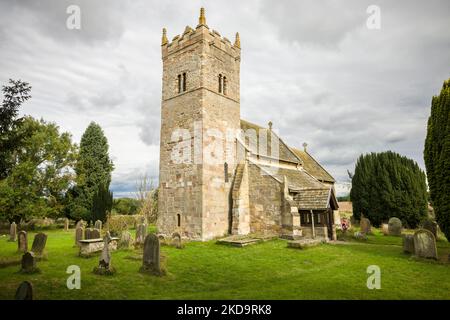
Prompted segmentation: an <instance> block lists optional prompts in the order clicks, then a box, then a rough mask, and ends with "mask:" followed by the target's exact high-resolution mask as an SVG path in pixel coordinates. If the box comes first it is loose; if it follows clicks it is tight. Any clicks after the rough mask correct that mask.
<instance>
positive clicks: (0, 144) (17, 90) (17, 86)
mask: <svg viewBox="0 0 450 320" xmlns="http://www.w3.org/2000/svg"><path fill="white" fill-rule="evenodd" d="M30 92H31V86H30V85H29V84H28V83H27V82H23V81H21V80H17V81H16V80H12V79H9V84H8V85H6V86H3V87H2V93H3V101H2V105H1V106H0V179H3V178H6V177H7V176H8V174H9V173H10V171H11V169H12V167H13V166H14V156H13V155H14V153H15V151H17V150H19V149H20V148H21V142H22V141H23V139H24V137H23V136H22V135H21V134H24V132H23V131H19V130H17V128H18V126H19V125H20V124H21V122H22V120H23V118H18V114H19V108H20V106H21V105H22V104H23V103H24V102H25V101H27V100H28V99H30V98H31V95H30Z"/></svg>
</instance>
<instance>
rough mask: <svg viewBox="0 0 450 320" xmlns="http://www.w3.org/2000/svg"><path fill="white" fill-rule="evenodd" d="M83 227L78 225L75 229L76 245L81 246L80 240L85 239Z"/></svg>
mask: <svg viewBox="0 0 450 320" xmlns="http://www.w3.org/2000/svg"><path fill="white" fill-rule="evenodd" d="M83 233H84V232H83V228H82V227H77V228H76V229H75V245H77V246H79V245H80V242H79V241H80V240H83Z"/></svg>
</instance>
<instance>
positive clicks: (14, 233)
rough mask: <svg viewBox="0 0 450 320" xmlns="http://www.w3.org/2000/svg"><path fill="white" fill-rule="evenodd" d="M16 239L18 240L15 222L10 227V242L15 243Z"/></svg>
mask: <svg viewBox="0 0 450 320" xmlns="http://www.w3.org/2000/svg"><path fill="white" fill-rule="evenodd" d="M16 238H17V225H16V223H15V222H13V223H11V226H10V227H9V241H11V242H15V241H16Z"/></svg>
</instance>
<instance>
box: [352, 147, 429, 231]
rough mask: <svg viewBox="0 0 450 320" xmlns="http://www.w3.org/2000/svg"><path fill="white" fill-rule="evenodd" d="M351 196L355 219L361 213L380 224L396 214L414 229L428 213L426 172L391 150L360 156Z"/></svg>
mask: <svg viewBox="0 0 450 320" xmlns="http://www.w3.org/2000/svg"><path fill="white" fill-rule="evenodd" d="M350 198H351V200H352V202H353V215H354V217H355V218H356V219H359V218H360V216H361V214H364V216H365V217H367V218H369V219H370V221H371V222H372V223H373V224H374V225H375V226H379V225H380V224H381V223H382V222H385V221H387V220H388V219H389V218H390V217H397V218H399V219H400V220H402V222H403V223H404V224H406V225H407V226H409V227H411V228H415V227H416V226H417V225H418V224H419V222H420V221H421V220H423V219H424V218H425V217H426V215H427V203H428V202H427V187H426V180H425V173H424V172H423V171H422V170H421V169H420V168H419V166H418V165H417V163H416V162H414V161H413V160H411V159H408V158H406V157H403V156H401V155H399V154H397V153H394V152H391V151H387V152H382V153H371V154H366V155H361V156H360V157H359V158H358V160H357V162H356V166H355V173H354V175H353V179H352V189H351V192H350Z"/></svg>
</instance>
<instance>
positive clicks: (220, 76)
mask: <svg viewBox="0 0 450 320" xmlns="http://www.w3.org/2000/svg"><path fill="white" fill-rule="evenodd" d="M218 91H219V93H222V75H221V74H219V90H218Z"/></svg>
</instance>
